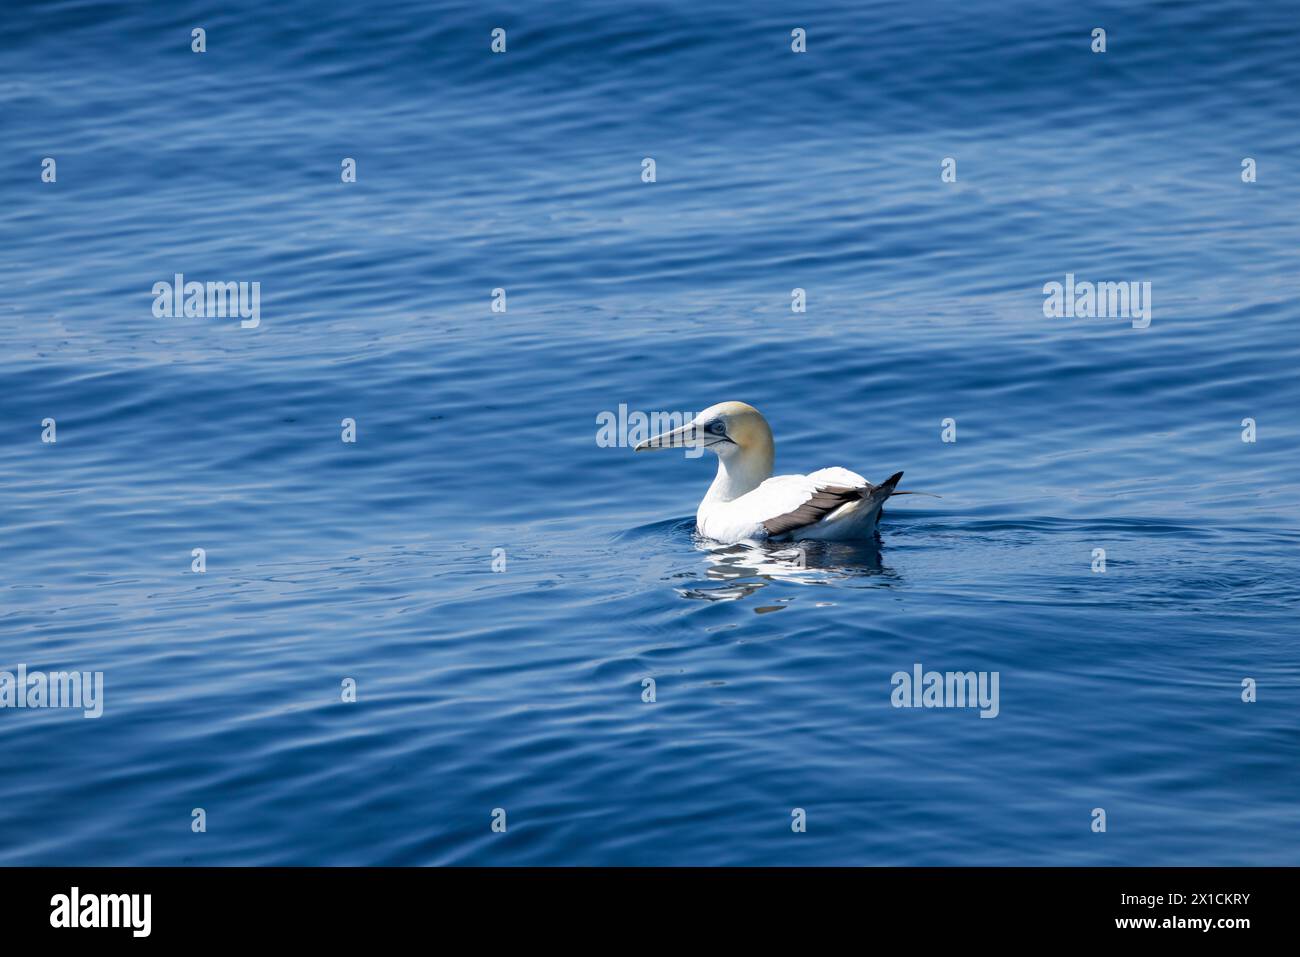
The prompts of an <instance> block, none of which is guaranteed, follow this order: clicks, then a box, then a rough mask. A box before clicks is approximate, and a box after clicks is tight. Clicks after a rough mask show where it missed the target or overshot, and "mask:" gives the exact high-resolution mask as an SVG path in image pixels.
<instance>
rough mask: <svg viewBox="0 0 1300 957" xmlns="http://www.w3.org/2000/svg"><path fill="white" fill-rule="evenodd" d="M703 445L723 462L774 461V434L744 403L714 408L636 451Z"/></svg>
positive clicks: (759, 415) (642, 444)
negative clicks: (734, 459)
mask: <svg viewBox="0 0 1300 957" xmlns="http://www.w3.org/2000/svg"><path fill="white" fill-rule="evenodd" d="M687 445H702V446H703V447H704V448H706V449H708V450H709V451H710V452H713V453H715V454H717V455H718V456H719V457H721V458H723V459H728V458H731V457H733V456H741V457H749V456H759V457H763V458H766V459H768V460H769V462H770V460H771V458H772V455H773V443H772V430H771V429H770V428H769V427H768V424H767V420H766V419H765V418H763V415H762V413H760V412H759V411H758V409H756V408H754V407H753V406H752V405H746V404H745V403H744V402H719V403H718V404H717V405H711V406H709V407H708V408H707V409H705V410H704V411H703V412H701V413H700V414H699V415H697V416H696V417H695V418H693V419H691V421H689V422H687V423H686V424H685V425H683V426H682V427H681V428H680V429H673V430H672V431H670V432H664V433H663V434H662V435H656V436H654V437H653V438H649V439H646V440H645V441H644V442H640V443H638V444H637V446H636V449H635V451H637V452H648V451H650V450H652V449H672V448H681V447H683V446H687Z"/></svg>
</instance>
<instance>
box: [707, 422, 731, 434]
mask: <svg viewBox="0 0 1300 957" xmlns="http://www.w3.org/2000/svg"><path fill="white" fill-rule="evenodd" d="M709 431H710V432H712V433H713V434H714V435H726V434H727V427H726V426H725V425H723V424H722V423H721V422H714V423H713V424H712V425H710V426H709Z"/></svg>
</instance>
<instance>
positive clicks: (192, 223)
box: [0, 0, 1300, 865]
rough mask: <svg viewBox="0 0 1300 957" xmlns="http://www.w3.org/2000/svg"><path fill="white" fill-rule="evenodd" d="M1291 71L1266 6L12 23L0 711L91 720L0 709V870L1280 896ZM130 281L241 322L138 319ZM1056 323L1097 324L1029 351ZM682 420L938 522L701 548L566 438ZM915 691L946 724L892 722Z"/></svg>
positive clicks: (1289, 578) (693, 496) (61, 16)
mask: <svg viewBox="0 0 1300 957" xmlns="http://www.w3.org/2000/svg"><path fill="white" fill-rule="evenodd" d="M196 26H202V27H204V28H205V29H206V30H207V44H208V50H207V52H206V53H204V54H201V55H199V54H194V53H192V52H191V51H190V30H191V29H192V28H193V27H196ZM497 26H501V27H504V28H506V30H507V35H508V48H507V52H506V53H505V54H504V55H493V54H492V53H491V52H490V50H489V43H490V32H491V30H492V28H493V27H497ZM1096 26H1102V27H1105V28H1106V29H1107V31H1108V49H1107V52H1106V53H1104V54H1094V53H1092V52H1091V51H1090V49H1089V45H1090V33H1091V30H1092V28H1093V27H1096ZM794 27H804V28H806V30H807V33H808V45H809V50H808V53H806V54H802V55H800V54H794V53H792V52H791V51H790V31H791V29H793V28H794ZM1298 44H1300V7H1297V5H1296V4H1294V3H1280V4H1254V3H1244V2H1233V3H1228V4H1221V5H1216V6H1215V7H1214V8H1212V9H1211V8H1210V7H1209V6H1208V5H1204V6H1202V5H1197V4H1185V3H1164V4H1106V5H1094V4H1068V5H1067V4H1030V3H1015V2H1010V3H995V2H988V0H977V2H974V3H966V4H943V5H936V4H929V3H910V4H901V5H900V4H893V3H888V4H885V3H878V4H850V3H842V4H840V3H831V4H813V5H798V6H797V8H796V7H793V6H785V5H781V4H777V3H771V2H766V0H763V2H758V3H748V4H716V3H711V2H705V3H700V2H693V3H667V4H625V3H613V2H598V3H582V2H580V3H563V4H560V3H553V4H528V5H515V6H514V7H513V8H512V7H510V6H507V5H497V6H494V7H492V8H488V9H484V8H479V7H476V6H474V5H462V4H454V5H452V4H403V3H392V4H385V5H382V6H378V7H368V8H365V9H362V8H359V7H357V6H356V5H352V4H336V3H325V4H318V3H311V4H308V3H301V4H286V5H262V4H252V3H245V2H236V3H233V4H224V5H222V6H221V8H220V9H219V10H218V9H215V8H212V7H210V6H209V5H205V4H191V3H173V4H167V5H162V4H157V5H151V4H113V3H89V2H82V0H68V2H61V3H55V4H35V3H11V4H7V5H6V6H5V9H4V11H3V12H2V13H0V71H2V75H0V143H2V144H3V149H2V150H0V163H2V164H3V172H4V175H3V176H2V177H0V244H2V245H3V249H4V253H3V256H2V257H0V342H2V343H3V345H2V346H0V669H14V668H16V667H17V666H18V665H19V664H25V665H26V666H27V667H28V668H29V669H32V670H46V671H52V670H62V669H77V670H87V671H96V670H98V671H102V672H103V673H104V676H105V706H104V715H103V717H102V718H100V719H98V720H85V719H83V718H82V717H80V715H79V714H78V713H75V712H69V711H56V710H44V711H39V710H22V711H18V710H9V709H5V710H0V746H3V748H4V751H5V754H6V755H7V760H6V761H5V762H4V764H5V766H4V769H3V771H2V772H0V864H83V863H85V864H171V863H187V864H363V863H364V864H968V865H969V864H1126V865H1127V864H1300V852H1298V851H1297V843H1296V839H1295V835H1296V834H1297V833H1298V831H1297V827H1300V805H1297V802H1296V795H1297V793H1298V790H1300V732H1298V731H1297V714H1298V710H1297V705H1298V704H1300V665H1297V654H1296V650H1297V649H1296V639H1297V625H1296V617H1297V598H1296V595H1297V592H1296V580H1297V573H1298V572H1300V557H1297V556H1298V550H1300V521H1297V514H1298V513H1297V506H1298V505H1300V482H1297V479H1296V466H1297V462H1298V461H1300V459H1298V457H1297V439H1300V428H1298V427H1297V413H1298V412H1300V401H1298V400H1300V386H1298V385H1297V376H1296V368H1297V363H1298V362H1300V325H1298V324H1300V309H1298V308H1297V305H1296V302H1297V292H1298V291H1300V290H1298V289H1297V286H1298V285H1300V281H1298V272H1297V265H1298V262H1297V249H1300V220H1298V217H1297V212H1298V211H1300V202H1298V201H1300V187H1298V186H1297V182H1298V181H1297V173H1298V172H1300V170H1298V168H1297V167H1298V160H1297V157H1300V122H1298V121H1300V100H1298V99H1297V97H1296V91H1297V89H1300V58H1297V57H1296V55H1295V50H1296V48H1297V45H1298ZM47 156H49V157H53V158H55V159H56V160H57V164H58V165H57V181H56V182H55V183H42V182H41V179H40V165H41V160H42V159H43V158H44V157H47ZM343 157H352V158H354V159H356V161H357V169H358V181H357V182H356V183H355V184H346V185H345V184H343V183H341V182H340V176H339V170H340V162H341V160H342V158H343ZM645 157H653V158H654V159H655V160H656V163H657V182H655V183H653V184H646V183H643V182H642V181H641V161H642V159H643V158H645ZM944 157H953V158H955V159H956V161H957V164H958V167H957V168H958V178H957V182H955V183H943V182H941V180H940V163H941V161H942V160H943V158H944ZM1244 157H1251V158H1253V159H1255V160H1256V162H1257V170H1258V181H1257V182H1255V183H1252V184H1246V183H1243V182H1242V180H1241V161H1242V159H1243V158H1244ZM176 273H183V274H185V276H186V277H187V278H190V279H198V280H201V281H203V280H219V281H240V280H245V281H254V280H255V281H258V282H260V283H261V289H262V298H261V325H260V326H259V327H258V328H256V329H241V328H240V325H239V323H238V322H235V321H232V320H228V319H196V318H190V319H185V318H180V319H167V318H163V319H159V318H155V317H154V315H153V313H152V310H151V306H152V301H153V296H152V292H151V290H152V287H153V285H154V283H156V282H158V281H162V280H168V281H169V280H170V279H171V277H172V276H173V275H174V274H176ZM1066 273H1074V274H1076V275H1077V276H1078V277H1079V278H1080V279H1090V280H1094V281H1098V280H1117V281H1118V280H1137V281H1149V282H1151V283H1152V290H1153V292H1152V301H1153V313H1152V315H1153V318H1152V322H1151V325H1150V327H1149V328H1146V329H1136V328H1134V327H1133V326H1132V324H1131V323H1129V322H1127V321H1123V320H1116V319H1047V318H1044V315H1043V309H1042V305H1043V292H1042V288H1043V284H1044V283H1046V282H1050V281H1053V280H1056V281H1062V280H1063V279H1064V277H1065V274H1066ZM498 287H500V288H504V289H506V290H507V294H508V300H507V301H508V311H507V312H506V313H504V314H500V313H497V314H494V313H493V312H492V311H491V310H490V308H489V307H490V300H491V295H492V290H493V289H495V288H498ZM796 287H798V288H802V289H805V290H806V291H807V297H808V311H807V313H806V314H794V313H792V312H791V308H790V302H791V299H790V297H791V290H792V289H794V288H796ZM727 399H738V400H743V401H746V402H749V403H752V404H753V405H755V406H757V407H758V408H760V409H761V410H762V411H763V412H764V414H765V415H766V416H767V418H768V419H769V420H770V422H771V423H772V427H773V429H774V431H775V434H776V438H777V466H778V471H786V472H789V471H809V470H811V469H815V468H820V467H824V466H828V465H844V466H848V467H850V468H853V469H855V470H857V471H860V472H862V473H863V474H865V475H866V476H867V477H868V478H870V479H873V480H877V481H878V480H880V479H882V478H884V477H885V476H887V475H889V474H890V473H892V472H894V471H896V470H899V469H903V470H905V471H906V479H905V480H904V484H905V485H908V486H910V487H912V488H916V489H921V490H926V491H930V492H933V493H936V494H938V495H940V496H942V497H941V498H939V499H931V498H922V497H914V498H911V499H898V500H895V501H894V502H891V503H890V504H889V506H888V507H887V509H886V512H887V515H886V517H885V520H884V522H883V525H882V530H881V535H880V538H879V541H877V542H871V543H862V544H858V545H842V544H841V545H817V544H809V545H807V546H806V547H804V548H802V549H791V548H790V547H789V546H785V547H781V546H775V547H771V546H769V547H762V546H743V545H742V546H733V547H730V548H723V547H720V546H717V545H716V544H711V543H708V542H705V541H702V540H699V539H697V538H696V537H695V535H694V530H693V514H694V510H695V506H696V504H697V502H698V500H699V498H700V496H701V495H702V494H703V491H704V489H705V488H706V487H707V484H708V482H709V480H710V477H711V467H712V462H711V459H710V460H707V461H705V460H692V459H688V458H684V457H683V456H682V455H680V454H678V453H664V454H660V455H654V456H649V455H647V456H642V455H633V454H632V452H631V451H630V449H628V448H626V447H602V446H601V445H599V444H598V443H597V441H596V432H597V416H598V415H599V414H600V413H602V412H606V411H617V410H618V408H619V406H620V405H621V404H622V405H626V406H627V407H628V408H629V409H632V410H645V411H653V410H672V411H691V412H693V411H696V410H699V409H701V408H703V407H705V406H707V405H710V404H712V403H714V402H718V401H722V400H727ZM47 417H48V418H53V419H55V420H56V422H57V442H56V443H54V444H49V443H43V442H42V441H41V423H42V420H43V419H46V418H47ZM344 418H353V419H355V421H356V423H357V429H358V440H357V441H356V443H355V444H345V443H344V442H342V441H341V440H340V423H341V421H342V420H343V419H344ZM948 418H951V419H953V420H955V422H956V430H957V431H956V434H957V441H956V442H943V441H941V437H940V432H941V422H942V421H943V420H945V419H948ZM1246 418H1251V419H1254V420H1255V421H1256V423H1257V427H1258V441H1256V442H1254V443H1246V442H1243V441H1242V420H1243V419H1246ZM196 547H202V548H204V549H206V552H207V571H206V573H204V574H202V575H200V574H195V573H193V572H192V571H191V564H190V563H191V550H192V549H194V548H196ZM1098 548H1104V549H1105V552H1106V571H1105V573H1104V574H1098V573H1094V572H1093V570H1092V568H1093V553H1094V550H1095V549H1098ZM494 549H504V553H503V554H504V556H505V562H506V568H505V570H504V571H503V572H499V573H494V572H493V570H492V556H493V550H494ZM915 663H921V664H922V665H923V666H924V667H925V668H927V669H931V668H933V669H938V670H977V671H997V672H998V673H999V674H1000V713H999V714H998V716H997V718H996V719H994V720H981V719H980V718H979V717H978V715H977V713H976V712H975V711H973V710H968V709H949V710H942V709H920V710H918V709H895V708H894V707H892V706H891V703H890V691H891V676H892V675H893V673H894V672H896V671H900V670H901V671H910V670H911V669H912V667H913V665H914V664H915ZM345 678H352V679H355V681H356V682H357V687H358V700H357V702H356V703H354V704H344V703H342V702H341V700H340V697H341V695H340V686H341V682H342V681H343V680H344V679H345ZM646 678H653V679H655V682H656V696H657V700H656V701H655V702H654V703H653V704H649V703H645V702H643V701H642V688H643V684H642V683H643V680H644V679H646ZM1243 678H1253V679H1255V681H1256V682H1257V683H1258V701H1257V702H1255V703H1253V704H1247V703H1243V702H1242V700H1241V691H1242V689H1241V682H1242V679H1243ZM200 807H201V808H203V809H205V811H206V813H207V832H206V833H205V834H195V833H192V831H191V812H192V810H193V809H194V808H200ZM494 808H504V809H505V810H506V812H507V815H508V822H509V824H508V830H507V832H506V833H505V834H494V833H493V832H492V831H491V829H490V826H489V825H490V823H491V815H492V810H493V809H494ZM793 808H804V809H805V810H806V812H807V819H808V830H807V833H803V834H796V833H793V832H792V830H791V826H790V822H791V810H792V809H793ZM1094 808H1104V809H1105V810H1106V813H1107V818H1108V829H1107V832H1106V833H1105V834H1095V833H1093V832H1092V831H1091V829H1090V823H1091V821H1092V811H1093V809H1094Z"/></svg>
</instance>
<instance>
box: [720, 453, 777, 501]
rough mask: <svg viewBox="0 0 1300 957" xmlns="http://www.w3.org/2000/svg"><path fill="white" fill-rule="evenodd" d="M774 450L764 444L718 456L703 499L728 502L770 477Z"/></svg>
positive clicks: (752, 489) (750, 490)
mask: <svg viewBox="0 0 1300 957" xmlns="http://www.w3.org/2000/svg"><path fill="white" fill-rule="evenodd" d="M774 459H775V450H774V449H773V448H772V446H771V445H770V444H769V445H767V446H766V447H761V448H751V449H738V450H737V451H736V452H735V453H733V454H732V455H730V456H728V457H727V458H723V457H722V456H721V455H719V456H718V474H717V475H716V476H714V478H713V484H712V485H710V486H709V491H708V494H706V495H705V496H704V501H706V502H730V501H732V500H734V499H738V498H740V496H742V495H744V494H746V493H748V492H752V491H754V489H756V488H758V487H759V486H760V485H762V484H763V483H764V482H766V481H767V480H768V479H770V478H771V477H772V462H773V461H774Z"/></svg>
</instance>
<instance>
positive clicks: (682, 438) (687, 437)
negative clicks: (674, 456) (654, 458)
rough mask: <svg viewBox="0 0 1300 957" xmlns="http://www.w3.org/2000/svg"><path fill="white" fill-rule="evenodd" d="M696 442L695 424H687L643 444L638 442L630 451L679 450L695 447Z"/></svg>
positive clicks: (697, 438) (697, 437)
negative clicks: (690, 446) (689, 446)
mask: <svg viewBox="0 0 1300 957" xmlns="http://www.w3.org/2000/svg"><path fill="white" fill-rule="evenodd" d="M698 440H699V436H698V435H697V434H696V431H695V423H694V422H687V423H686V424H685V425H683V426H682V427H681V428H679V429H673V430H671V431H669V432H662V433H660V434H659V435H656V436H654V437H653V438H649V439H646V440H645V441H644V442H638V443H637V444H636V446H635V447H634V448H633V449H632V451H633V452H649V451H651V450H653V449H680V448H685V447H686V446H688V445H695V444H696V442H697V441H698Z"/></svg>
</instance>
